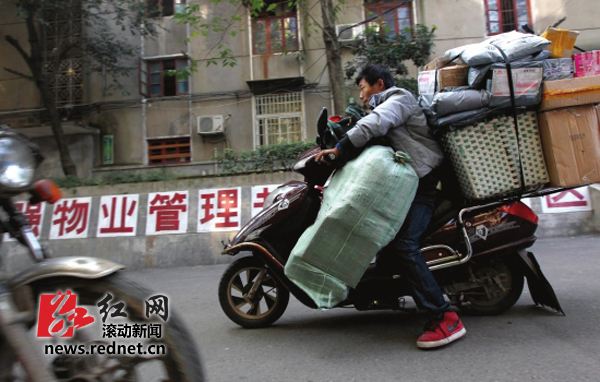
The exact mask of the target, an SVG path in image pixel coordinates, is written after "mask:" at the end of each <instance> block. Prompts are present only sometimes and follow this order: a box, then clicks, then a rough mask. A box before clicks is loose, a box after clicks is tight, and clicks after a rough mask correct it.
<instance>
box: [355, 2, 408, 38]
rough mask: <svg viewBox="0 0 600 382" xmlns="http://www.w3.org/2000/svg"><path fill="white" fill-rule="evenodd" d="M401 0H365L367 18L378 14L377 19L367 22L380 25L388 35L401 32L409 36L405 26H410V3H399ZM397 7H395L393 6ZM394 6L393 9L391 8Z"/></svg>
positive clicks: (391, 35)
mask: <svg viewBox="0 0 600 382" xmlns="http://www.w3.org/2000/svg"><path fill="white" fill-rule="evenodd" d="M402 2H403V0H366V1H365V12H366V15H367V19H369V18H371V17H374V16H379V18H377V19H376V20H377V21H373V22H371V23H369V24H370V25H371V26H372V25H373V24H375V25H377V24H378V25H381V27H382V31H383V32H384V33H385V34H386V35H387V36H388V37H394V36H397V35H400V34H403V35H405V36H407V37H410V32H407V28H409V29H410V27H411V26H412V8H411V3H407V4H404V5H400V4H401V3H402ZM398 5H400V6H398ZM395 7H397V8H395ZM392 8H395V9H394V10H391V9H392Z"/></svg>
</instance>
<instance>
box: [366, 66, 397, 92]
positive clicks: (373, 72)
mask: <svg viewBox="0 0 600 382" xmlns="http://www.w3.org/2000/svg"><path fill="white" fill-rule="evenodd" d="M380 78H381V79H382V80H383V84H384V85H385V88H386V89H389V88H391V87H392V86H394V85H395V82H394V76H392V72H390V70H389V69H388V68H387V67H385V66H383V65H379V64H367V65H365V66H363V68H362V69H361V70H360V72H359V73H358V76H356V85H358V84H359V82H360V81H361V80H363V79H364V80H365V81H367V83H368V84H369V85H371V86H373V85H375V83H376V82H377V81H379V79H380Z"/></svg>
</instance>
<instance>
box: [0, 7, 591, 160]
mask: <svg viewBox="0 0 600 382" xmlns="http://www.w3.org/2000/svg"><path fill="white" fill-rule="evenodd" d="M192 3H193V4H200V13H199V14H200V16H201V17H202V20H201V22H207V21H208V20H210V19H212V18H213V17H223V18H228V17H229V16H230V15H232V14H235V15H237V16H240V17H241V18H242V22H241V23H240V24H239V25H237V26H236V27H235V29H232V30H235V31H236V32H237V33H236V35H235V36H233V35H231V34H225V35H224V36H223V35H222V34H219V33H217V34H215V33H209V35H208V37H202V36H198V37H192V35H191V33H192V32H193V29H192V28H191V27H190V26H187V25H178V24H177V20H176V19H175V18H174V17H171V16H169V17H163V18H162V19H160V21H159V24H160V25H159V30H160V33H159V36H158V37H157V38H156V39H151V38H147V37H145V38H142V37H140V36H139V35H135V36H134V35H127V36H125V37H126V38H127V39H128V41H130V42H132V43H134V44H136V45H138V46H139V47H140V50H141V52H142V58H159V57H165V56H172V55H179V57H190V58H191V59H193V60H195V61H197V63H198V66H197V72H195V73H193V74H192V76H191V78H190V82H189V86H190V93H191V94H192V96H191V97H187V96H182V97H165V98H160V99H157V98H148V99H145V100H144V98H143V97H142V96H141V95H140V92H139V71H137V70H136V71H134V72H132V74H131V75H130V76H127V77H122V78H119V79H118V81H119V83H120V84H121V85H122V86H123V88H124V90H125V91H117V90H114V89H111V83H112V79H111V78H109V77H108V76H105V75H104V74H103V73H89V74H88V75H87V77H86V83H85V86H84V88H85V99H84V103H86V104H93V105H97V107H95V108H94V109H93V111H91V112H89V113H88V114H87V115H85V116H84V117H83V119H82V121H81V122H83V123H88V124H89V125H90V126H93V127H95V128H98V129H99V130H100V132H101V135H100V136H98V137H97V139H101V137H102V135H105V134H110V135H113V136H114V139H115V151H114V152H115V154H114V155H115V158H114V164H113V166H120V167H119V168H122V166H124V165H132V166H139V165H145V164H147V163H148V159H147V157H148V153H147V150H148V149H147V146H146V144H147V140H148V139H154V138H168V137H188V136H189V137H190V140H191V152H192V162H205V161H210V160H211V159H212V158H213V157H214V156H215V154H216V153H221V152H223V150H225V149H226V148H231V149H234V150H238V151H241V150H246V151H250V150H252V149H253V148H254V127H253V125H254V116H255V113H254V110H253V102H252V95H251V93H250V91H249V90H250V89H249V86H248V84H247V81H252V80H255V81H256V80H263V79H273V78H287V77H300V76H302V77H304V79H305V82H306V83H307V84H312V85H314V86H315V88H314V89H312V88H311V89H306V90H305V91H304V105H303V108H304V110H303V114H302V117H303V123H304V126H305V131H306V133H305V136H306V138H307V139H309V140H312V139H314V137H315V135H316V129H315V126H314V124H315V120H316V116H317V114H318V113H319V111H320V109H321V108H322V107H328V108H331V94H330V93H329V91H328V90H327V87H328V84H329V76H328V73H327V70H326V60H325V54H324V53H325V52H324V44H323V37H322V33H321V31H320V30H319V29H318V28H316V26H315V23H316V22H319V23H320V22H321V14H320V7H319V4H318V2H317V0H311V1H309V2H308V4H307V8H308V9H311V15H312V16H313V17H314V18H311V17H306V16H300V17H299V37H300V46H301V50H300V52H297V53H290V54H272V55H268V56H255V55H253V54H252V42H251V24H250V22H249V15H248V11H247V9H245V8H244V7H243V6H239V5H235V4H230V3H229V2H227V1H224V2H221V3H220V4H218V5H215V4H214V3H212V2H208V1H207V0H195V1H192ZM530 3H531V18H532V21H533V27H534V29H535V30H536V31H537V32H540V31H542V30H543V29H544V28H545V27H546V26H547V25H550V24H552V23H554V22H556V21H557V20H558V19H560V18H562V17H565V16H566V17H567V20H566V21H565V22H564V23H563V24H562V25H561V27H565V28H573V29H577V30H580V31H581V34H580V37H579V39H578V41H577V44H578V46H581V47H582V48H586V49H600V39H599V38H598V37H597V36H598V35H600V34H599V33H598V32H599V28H600V26H599V25H600V24H599V22H598V18H597V16H596V15H595V14H596V13H597V12H591V11H590V10H594V9H595V8H594V7H595V1H592V0H580V1H577V2H572V1H568V0H530ZM340 7H341V11H340V12H339V13H338V23H339V24H352V23H356V22H360V21H362V20H364V18H365V15H364V6H363V3H362V2H361V1H359V0H351V1H347V2H345V3H344V4H341V5H340ZM413 11H414V20H415V21H416V22H418V23H421V24H425V25H428V26H433V25H435V26H436V27H437V30H436V38H435V48H434V50H435V54H434V55H441V54H443V53H444V52H445V51H446V50H447V49H450V48H454V47H457V46H461V45H465V44H470V43H476V42H479V41H481V40H482V39H484V38H485V37H486V21H485V3H484V0H414V1H413ZM15 15H16V10H14V9H13V10H10V9H9V10H8V11H7V12H3V13H2V14H0V35H4V34H8V33H10V34H11V35H13V36H14V37H16V38H18V39H19V40H20V42H21V44H23V45H24V47H25V48H26V49H27V38H26V34H25V31H24V24H23V23H22V21H21V20H20V19H18V18H16V17H15ZM232 30H230V31H232ZM230 31H228V32H230ZM186 38H189V42H188V41H186ZM221 44H223V46H225V47H228V48H230V49H231V50H232V52H233V54H234V56H235V57H236V59H237V65H236V66H234V67H226V68H223V67H222V66H221V65H220V64H218V65H207V62H208V61H207V60H209V59H210V58H212V57H214V56H216V55H218V53H219V50H220V49H219V45H221ZM0 52H2V53H3V54H2V55H1V56H0V64H1V65H0V67H4V66H6V67H14V68H19V69H21V70H23V71H24V72H26V73H27V68H26V67H25V65H24V62H23V60H22V59H21V57H20V56H19V55H18V54H17V53H16V52H15V51H14V49H13V48H12V47H11V46H9V45H8V43H7V42H6V41H5V40H4V38H0ZM4 53H6V54H4ZM342 55H343V60H344V61H345V62H347V61H349V60H351V59H352V58H353V57H352V54H351V50H350V48H348V47H346V48H343V49H342ZM129 64H130V65H131V66H132V67H138V66H139V60H138V59H133V60H130V62H129ZM409 69H410V74H411V75H412V76H416V74H417V72H418V68H416V67H414V66H409ZM348 85H349V97H354V99H355V101H356V100H357V98H358V92H357V91H356V89H355V87H354V86H353V84H352V83H351V82H349V84H348ZM39 107H40V99H39V95H38V92H37V90H36V88H35V85H34V84H33V83H32V82H30V81H26V80H23V79H19V78H18V77H17V76H15V75H13V74H10V73H7V72H6V71H4V70H0V113H6V112H12V111H14V110H17V109H34V108H39ZM206 115H223V116H224V117H225V118H226V120H225V131H226V133H225V135H224V136H200V135H198V134H197V133H196V130H197V117H198V116H206ZM8 117H9V116H7V115H4V116H1V117H0V118H3V119H4V120H5V121H6V119H7V118H8ZM20 123H21V122H15V124H16V125H19V124H20ZM22 123H23V124H27V123H35V121H29V122H27V121H23V122H22ZM93 146H94V147H96V149H98V148H99V142H98V141H97V142H96V143H94V144H93ZM87 167H88V168H91V167H92V165H89V166H87Z"/></svg>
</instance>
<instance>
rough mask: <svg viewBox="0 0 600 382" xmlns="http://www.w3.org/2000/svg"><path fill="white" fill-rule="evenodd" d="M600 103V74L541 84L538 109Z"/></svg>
mask: <svg viewBox="0 0 600 382" xmlns="http://www.w3.org/2000/svg"><path fill="white" fill-rule="evenodd" d="M591 103H600V76H593V77H579V78H570V79H566V80H558V81H548V82H544V83H543V84H542V104H541V106H540V111H543V110H552V109H559V108H562V107H569V106H580V105H588V104H591Z"/></svg>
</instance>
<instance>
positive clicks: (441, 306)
mask: <svg viewBox="0 0 600 382" xmlns="http://www.w3.org/2000/svg"><path fill="white" fill-rule="evenodd" d="M433 204H434V198H433V197H430V196H422V195H417V197H416V198H415V200H414V202H413V203H412V205H411V207H410V210H409V211H408V215H407V216H406V220H405V221H404V224H403V225H402V228H400V231H399V232H398V234H397V235H396V237H395V238H394V240H392V242H391V243H390V244H389V245H388V246H387V247H385V248H384V249H383V251H382V256H383V257H384V258H385V260H386V261H387V262H388V263H390V265H391V266H393V267H394V268H393V269H394V270H395V271H398V272H400V275H401V276H404V277H405V279H406V280H407V281H408V282H409V284H410V286H411V289H412V296H413V298H414V300H415V303H416V304H417V306H418V307H419V309H423V310H426V311H428V312H429V314H430V316H431V317H432V318H441V316H442V315H443V314H444V313H445V312H449V311H450V304H449V303H448V302H446V300H445V299H444V295H443V294H442V291H441V290H440V287H439V286H438V284H437V282H436V281H435V278H434V277H433V274H432V273H431V271H430V270H429V267H428V266H427V263H426V262H425V259H424V258H423V256H422V255H421V249H420V245H419V240H420V238H421V235H423V232H425V229H426V228H427V225H428V224H429V221H430V220H431V216H432V215H433V208H434V205H433Z"/></svg>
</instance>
